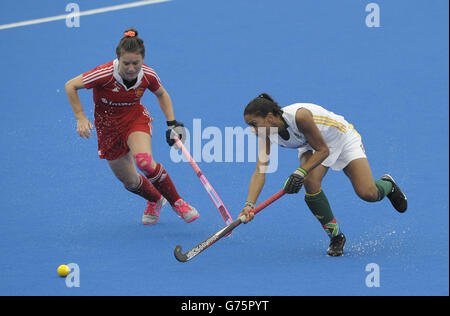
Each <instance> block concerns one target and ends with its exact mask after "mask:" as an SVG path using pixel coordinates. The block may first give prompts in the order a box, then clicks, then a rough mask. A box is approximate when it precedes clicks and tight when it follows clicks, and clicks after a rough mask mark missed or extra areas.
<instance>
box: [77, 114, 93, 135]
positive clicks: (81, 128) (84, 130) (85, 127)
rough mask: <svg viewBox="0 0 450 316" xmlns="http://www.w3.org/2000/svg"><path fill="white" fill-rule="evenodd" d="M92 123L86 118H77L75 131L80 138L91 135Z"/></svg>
mask: <svg viewBox="0 0 450 316" xmlns="http://www.w3.org/2000/svg"><path fill="white" fill-rule="evenodd" d="M92 129H93V126H92V123H91V122H89V120H88V119H87V118H85V117H84V118H80V119H78V120H77V132H78V134H79V135H80V136H81V137H82V138H89V137H91V135H92V133H91V130H92Z"/></svg>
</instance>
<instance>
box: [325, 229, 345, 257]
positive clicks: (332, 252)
mask: <svg viewBox="0 0 450 316" xmlns="http://www.w3.org/2000/svg"><path fill="white" fill-rule="evenodd" d="M345 241H346V239H345V236H344V234H343V233H340V234H339V235H337V236H334V237H333V238H331V241H330V245H329V246H328V251H327V255H329V256H331V257H340V256H342V255H343V254H344V246H345Z"/></svg>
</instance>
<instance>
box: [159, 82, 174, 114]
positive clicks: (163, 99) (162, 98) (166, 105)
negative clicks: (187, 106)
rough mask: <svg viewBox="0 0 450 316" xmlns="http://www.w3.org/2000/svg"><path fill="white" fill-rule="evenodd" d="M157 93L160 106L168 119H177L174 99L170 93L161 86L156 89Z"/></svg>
mask: <svg viewBox="0 0 450 316" xmlns="http://www.w3.org/2000/svg"><path fill="white" fill-rule="evenodd" d="M155 95H156V97H157V98H158V102H159V106H160V107H161V110H162V111H163V113H164V115H165V116H166V119H167V121H173V120H175V115H174V113H173V105H172V99H171V98H170V95H169V93H168V92H167V91H166V89H164V87H163V86H161V87H160V88H159V89H158V90H156V91H155Z"/></svg>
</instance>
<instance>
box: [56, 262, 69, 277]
mask: <svg viewBox="0 0 450 316" xmlns="http://www.w3.org/2000/svg"><path fill="white" fill-rule="evenodd" d="M69 273H70V268H69V267H68V266H66V265H65V264H63V265H60V266H59V267H58V274H59V276H61V277H63V278H65V277H66V276H68V275H69Z"/></svg>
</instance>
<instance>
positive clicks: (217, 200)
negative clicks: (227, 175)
mask: <svg viewBox="0 0 450 316" xmlns="http://www.w3.org/2000/svg"><path fill="white" fill-rule="evenodd" d="M172 135H173V134H172ZM174 140H175V143H176V144H177V146H178V148H180V149H181V151H182V152H183V154H184V155H185V156H186V158H187V159H188V160H189V163H190V164H191V166H192V169H194V171H195V174H196V175H197V177H198V178H199V179H200V181H201V182H202V184H203V187H204V188H205V190H206V192H208V194H209V196H210V197H211V199H212V200H213V202H214V204H215V205H216V207H217V209H218V210H219V212H220V215H222V217H223V219H224V221H225V223H226V224H227V225H229V224H231V223H232V222H233V220H232V218H231V216H230V213H228V211H227V209H226V207H225V205H224V204H223V202H222V200H221V199H220V198H219V196H218V195H217V193H216V191H215V190H214V188H213V187H212V186H211V183H209V181H208V179H206V177H205V175H204V174H203V172H202V171H201V170H200V168H199V166H198V165H197V163H196V162H195V161H194V158H192V156H191V154H190V153H189V151H188V150H187V149H186V147H184V145H183V143H182V142H181V141H180V139H179V138H178V137H176V136H175V137H174Z"/></svg>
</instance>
